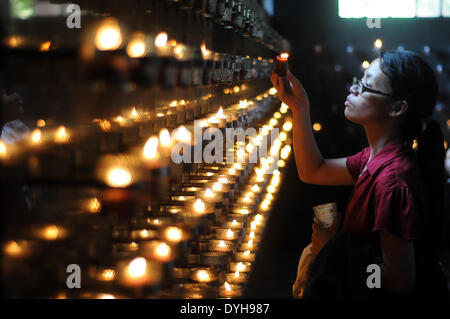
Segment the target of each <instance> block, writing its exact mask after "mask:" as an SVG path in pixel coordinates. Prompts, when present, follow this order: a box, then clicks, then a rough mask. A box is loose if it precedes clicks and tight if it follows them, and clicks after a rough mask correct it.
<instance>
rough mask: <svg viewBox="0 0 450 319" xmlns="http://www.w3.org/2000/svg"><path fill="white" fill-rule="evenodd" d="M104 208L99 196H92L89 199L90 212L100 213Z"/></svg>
mask: <svg viewBox="0 0 450 319" xmlns="http://www.w3.org/2000/svg"><path fill="white" fill-rule="evenodd" d="M101 208H102V204H101V203H100V201H99V200H98V199H97V198H92V199H90V200H89V204H88V211H89V212H90V213H98V212H100V210H101Z"/></svg>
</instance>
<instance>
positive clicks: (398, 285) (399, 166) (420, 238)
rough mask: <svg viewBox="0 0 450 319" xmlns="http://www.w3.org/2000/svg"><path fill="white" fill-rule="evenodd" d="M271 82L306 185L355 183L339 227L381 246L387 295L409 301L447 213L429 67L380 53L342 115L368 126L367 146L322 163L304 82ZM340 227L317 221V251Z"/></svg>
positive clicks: (406, 56)
mask: <svg viewBox="0 0 450 319" xmlns="http://www.w3.org/2000/svg"><path fill="white" fill-rule="evenodd" d="M271 81H272V83H273V85H274V87H275V88H276V89H277V91H278V95H279V98H280V99H281V100H282V101H283V102H284V103H286V104H287V105H288V106H289V107H290V108H291V110H292V116H293V123H294V129H293V138H294V153H295V160H296V164H297V170H298V173H299V176H300V178H301V180H302V181H304V182H306V183H310V184H317V185H354V188H353V192H352V195H351V196H350V199H349V202H348V205H347V209H346V212H345V216H344V218H343V224H342V227H341V230H342V231H345V232H352V233H355V234H358V236H361V238H364V239H366V240H367V242H369V243H371V244H372V245H374V246H375V247H379V250H380V252H381V256H380V257H382V264H381V287H382V288H383V289H384V290H385V291H386V292H389V293H390V294H394V295H398V296H412V295H413V293H415V292H416V291H417V290H418V289H421V288H422V287H423V282H424V281H422V279H421V278H422V273H424V272H426V271H428V269H429V267H427V266H426V265H425V264H427V263H433V265H436V264H437V252H438V248H439V234H440V228H439V226H440V225H441V222H440V220H441V218H442V212H443V199H444V149H443V138H442V134H441V131H440V128H439V125H438V124H437V122H436V121H430V117H431V115H432V110H433V107H434V105H435V102H436V96H437V91H438V89H437V82H436V78H435V76H434V73H433V71H432V69H431V68H430V67H429V66H428V65H427V64H426V63H425V62H424V61H423V60H422V59H421V58H420V57H419V56H418V55H416V54H414V53H412V52H407V51H402V52H400V51H387V52H381V53H380V56H379V57H378V58H377V59H376V60H374V61H373V62H372V63H371V65H370V67H369V68H368V69H367V70H366V71H365V73H364V77H363V78H362V80H357V79H356V78H355V79H354V81H353V85H352V86H351V88H350V94H349V95H348V97H347V100H346V102H345V111H344V112H345V117H346V118H347V119H348V120H350V121H352V122H355V123H358V124H360V125H362V126H363V127H364V129H365V132H366V136H367V140H368V142H369V147H367V148H365V149H363V150H362V151H361V152H359V153H357V154H355V155H353V156H350V157H347V158H337V159H324V158H323V157H322V155H321V153H320V151H319V149H318V147H317V144H316V142H315V140H314V136H313V131H312V127H311V122H310V113H309V108H310V105H309V100H308V96H307V93H306V92H305V90H304V88H303V86H302V85H301V83H300V82H299V81H298V80H297V79H296V78H295V77H294V76H293V75H292V74H291V73H290V72H288V73H287V76H286V77H280V76H278V75H277V74H276V73H273V74H272V76H271ZM415 139H416V140H417V141H418V144H417V145H418V147H417V154H415V155H414V154H413V151H412V144H413V140H415ZM433 225H434V226H433ZM338 226H339V225H334V227H333V228H331V230H325V229H321V228H320V227H319V226H317V225H316V224H315V223H313V236H312V250H313V252H314V253H316V254H317V253H319V252H320V251H321V249H322V248H323V247H324V246H325V245H326V244H327V242H328V241H329V240H330V239H331V238H333V237H334V236H335V234H336V231H335V229H337V228H338ZM424 247H425V248H424ZM433 269H434V268H433Z"/></svg>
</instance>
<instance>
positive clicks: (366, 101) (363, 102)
mask: <svg viewBox="0 0 450 319" xmlns="http://www.w3.org/2000/svg"><path fill="white" fill-rule="evenodd" d="M361 81H362V82H363V83H364V84H365V85H366V86H368V87H370V88H372V89H375V90H378V91H381V92H383V93H391V91H390V88H389V84H388V78H387V76H386V74H384V73H383V72H382V71H381V69H380V61H379V59H376V60H375V61H373V62H372V63H371V64H370V67H369V68H367V69H366V71H365V72H364V77H363V78H362V79H361ZM391 110H392V108H391V105H390V99H389V97H386V96H383V95H379V94H374V93H370V92H367V91H366V92H364V93H362V94H358V93H357V92H356V87H354V86H352V87H351V88H350V94H349V95H348V96H347V100H346V102H345V110H344V114H345V117H346V118H347V119H348V120H350V121H352V122H355V123H358V124H361V125H363V126H364V125H373V124H382V123H386V121H387V120H389V118H390V116H389V113H390V112H391Z"/></svg>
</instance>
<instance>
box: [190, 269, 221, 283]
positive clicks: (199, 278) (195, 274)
mask: <svg viewBox="0 0 450 319" xmlns="http://www.w3.org/2000/svg"><path fill="white" fill-rule="evenodd" d="M218 278H219V276H218V273H217V271H214V270H213V269H212V268H205V267H201V268H194V269H193V270H192V274H191V279H192V280H193V281H195V282H198V283H205V284H210V285H211V284H212V285H214V284H215V283H217V282H218Z"/></svg>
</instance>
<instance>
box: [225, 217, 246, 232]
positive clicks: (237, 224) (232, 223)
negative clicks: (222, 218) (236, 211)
mask: <svg viewBox="0 0 450 319" xmlns="http://www.w3.org/2000/svg"><path fill="white" fill-rule="evenodd" d="M222 226H223V228H229V229H238V230H240V229H243V228H244V223H243V222H241V221H238V220H237V219H231V220H228V221H226V222H225V223H224V224H223V225H222Z"/></svg>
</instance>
